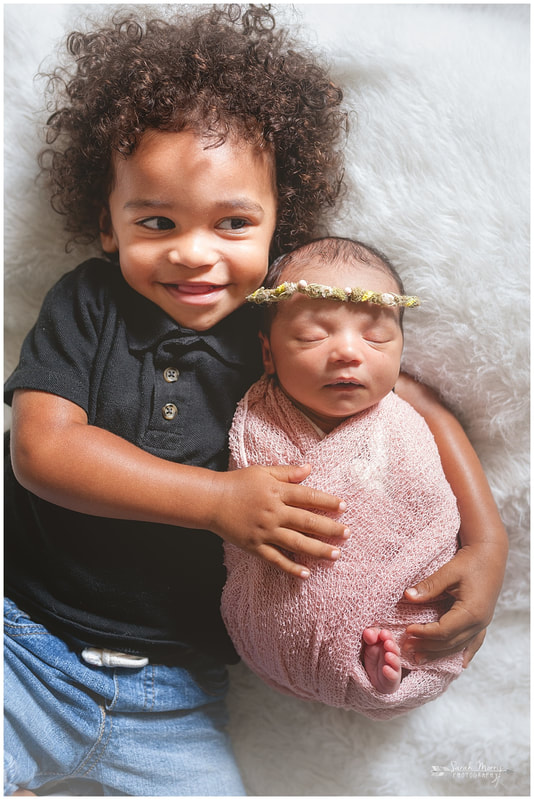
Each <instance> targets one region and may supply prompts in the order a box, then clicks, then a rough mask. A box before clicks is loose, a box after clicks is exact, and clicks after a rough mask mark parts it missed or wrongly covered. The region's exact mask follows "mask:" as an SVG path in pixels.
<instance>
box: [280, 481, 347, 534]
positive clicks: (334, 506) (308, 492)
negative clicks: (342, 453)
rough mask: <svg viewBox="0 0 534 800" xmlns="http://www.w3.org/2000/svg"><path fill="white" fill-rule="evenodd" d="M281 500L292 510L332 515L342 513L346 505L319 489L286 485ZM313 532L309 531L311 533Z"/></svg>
mask: <svg viewBox="0 0 534 800" xmlns="http://www.w3.org/2000/svg"><path fill="white" fill-rule="evenodd" d="M281 498H282V500H283V501H284V503H285V504H286V505H288V506H292V507H293V508H301V509H307V508H314V509H315V508H316V509H318V510H320V511H330V512H333V513H339V514H341V513H343V511H346V509H347V504H346V503H345V501H344V500H341V499H340V498H339V497H335V496H334V495H332V494H327V493H326V492H323V491H321V490H320V489H314V488H313V487H311V486H295V485H293V484H288V485H287V486H285V487H284V488H283V489H282V491H281ZM312 532H313V531H310V533H312Z"/></svg>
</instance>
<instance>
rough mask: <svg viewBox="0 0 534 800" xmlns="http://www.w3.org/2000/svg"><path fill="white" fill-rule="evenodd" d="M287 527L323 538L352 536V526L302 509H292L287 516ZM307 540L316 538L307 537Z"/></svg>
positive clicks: (300, 532)
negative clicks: (349, 526) (348, 526)
mask: <svg viewBox="0 0 534 800" xmlns="http://www.w3.org/2000/svg"><path fill="white" fill-rule="evenodd" d="M286 528H287V529H288V530H291V531H296V532H297V534H304V536H305V537H310V536H318V537H319V538H321V539H341V540H345V539H348V537H349V536H350V528H347V526H346V525H343V523H341V522H337V521H336V520H335V519H330V517H324V516H322V515H321V514H314V513H313V512H311V511H303V510H301V509H292V513H291V514H289V515H288V518H287V522H286ZM305 541H307V542H308V543H311V542H313V541H314V540H313V539H310V538H305Z"/></svg>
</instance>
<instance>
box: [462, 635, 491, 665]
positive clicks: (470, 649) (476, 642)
mask: <svg viewBox="0 0 534 800" xmlns="http://www.w3.org/2000/svg"><path fill="white" fill-rule="evenodd" d="M485 638H486V629H485V628H484V630H483V631H480V633H479V634H478V636H475V638H474V639H471V641H470V642H469V644H468V645H467V647H466V648H465V651H464V662H463V667H464V669H465V668H466V667H467V665H468V664H469V662H470V661H471V659H472V658H473V656H474V655H475V654H476V653H477V651H478V650H480V648H481V647H482V645H483V643H484V639H485Z"/></svg>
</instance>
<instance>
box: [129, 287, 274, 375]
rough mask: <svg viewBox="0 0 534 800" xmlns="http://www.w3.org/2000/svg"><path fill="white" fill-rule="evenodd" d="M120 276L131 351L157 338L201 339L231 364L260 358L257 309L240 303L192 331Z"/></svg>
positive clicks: (192, 342) (142, 348) (148, 346)
mask: <svg viewBox="0 0 534 800" xmlns="http://www.w3.org/2000/svg"><path fill="white" fill-rule="evenodd" d="M121 279H122V284H123V287H122V292H121V295H120V306H121V309H120V310H121V313H122V316H123V318H124V320H125V322H126V337H127V341H128V348H129V350H130V351H131V352H132V353H139V354H141V353H144V352H147V351H148V350H154V349H155V348H156V347H157V346H158V345H159V343H160V342H162V341H164V340H165V341H169V340H172V341H175V342H177V343H179V344H182V345H184V346H191V345H195V344H197V343H199V344H200V343H204V344H205V345H206V346H207V347H209V349H210V350H212V351H213V352H214V353H216V354H217V355H218V356H219V357H220V358H222V359H223V360H224V361H226V362H228V363H230V364H248V363H250V359H251V357H253V358H255V357H256V354H257V357H258V358H259V343H258V338H257V331H258V315H257V309H255V308H252V307H251V306H247V305H245V306H242V307H241V308H238V309H237V310H236V311H234V312H233V313H232V314H230V315H229V316H228V317H226V318H225V319H223V320H221V322H219V323H218V324H217V325H214V326H213V328H210V329H209V330H207V331H195V330H192V329H191V328H183V327H182V326H181V325H179V324H178V323H177V322H175V321H174V320H173V319H172V317H170V316H169V315H168V314H166V313H165V312H164V311H163V310H162V309H161V308H160V307H159V306H157V305H156V304H155V303H153V302H152V301H150V300H147V298H146V297H143V296H142V295H140V294H139V293H138V292H136V291H135V290H134V289H132V288H131V287H130V286H129V285H128V284H127V283H126V281H124V278H122V275H121ZM255 312H256V313H255Z"/></svg>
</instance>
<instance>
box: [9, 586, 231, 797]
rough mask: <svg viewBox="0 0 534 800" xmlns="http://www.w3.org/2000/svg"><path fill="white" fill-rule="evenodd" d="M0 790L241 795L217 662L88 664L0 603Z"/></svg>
mask: <svg viewBox="0 0 534 800" xmlns="http://www.w3.org/2000/svg"><path fill="white" fill-rule="evenodd" d="M4 615H5V620H4V623H5V633H4V643H5V646H4V650H5V658H4V700H5V722H4V739H5V741H4V755H5V783H4V792H5V794H6V795H8V794H12V793H13V792H14V791H16V789H18V788H25V789H30V790H31V791H35V790H36V789H39V788H41V787H45V793H47V792H50V793H55V794H63V795H65V794H66V795H70V794H77V795H100V796H102V795H133V796H155V795H163V796H174V797H176V796H184V795H201V796H210V795H211V796H221V795H244V794H245V790H244V788H243V784H242V782H241V778H240V776H239V772H238V769H237V766H236V764H235V761H234V757H233V755H232V751H231V747H230V743H229V739H228V735H227V733H226V721H227V713H226V708H225V704H224V698H225V695H226V690H227V686H228V676H227V670H226V668H225V667H224V665H220V666H213V667H209V668H206V667H203V669H202V670H198V671H197V670H195V678H193V677H192V672H190V671H188V670H186V669H183V668H182V667H168V666H161V665H152V664H149V665H148V666H145V667H142V668H139V669H126V668H108V667H95V666H89V665H88V664H86V663H85V662H84V661H83V660H82V658H81V655H80V654H79V653H77V652H75V651H73V650H72V649H70V648H69V646H68V645H67V644H66V643H65V642H63V641H62V640H61V639H58V638H57V637H55V636H52V635H51V634H50V633H49V632H48V631H47V630H46V628H44V627H43V626H42V625H39V624H37V623H34V622H33V621H32V620H31V619H30V618H29V617H28V616H27V615H26V614H25V613H24V612H22V611H20V610H19V609H18V608H17V606H16V605H15V604H14V603H13V602H11V601H10V600H6V601H5V602H4Z"/></svg>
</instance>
